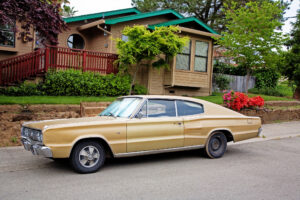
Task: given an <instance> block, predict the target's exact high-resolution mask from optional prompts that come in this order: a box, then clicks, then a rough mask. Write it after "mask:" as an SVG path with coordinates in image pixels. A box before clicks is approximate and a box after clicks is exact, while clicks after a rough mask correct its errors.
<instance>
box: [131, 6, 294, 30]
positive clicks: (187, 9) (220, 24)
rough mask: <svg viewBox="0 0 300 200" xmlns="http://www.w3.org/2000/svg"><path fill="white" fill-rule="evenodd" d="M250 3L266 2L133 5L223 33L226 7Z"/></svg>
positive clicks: (145, 10)
mask: <svg viewBox="0 0 300 200" xmlns="http://www.w3.org/2000/svg"><path fill="white" fill-rule="evenodd" d="M250 1H256V2H262V1H265V0H132V3H131V4H132V5H133V6H135V7H137V8H138V9H140V10H141V11H143V12H149V11H154V10H159V9H168V8H171V9H173V10H176V11H177V12H179V13H181V14H183V15H185V16H194V17H197V18H198V19H200V20H202V21H203V22H204V23H206V24H208V25H210V26H211V27H212V28H213V29H215V30H218V31H221V30H225V26H224V18H225V12H224V11H223V10H222V9H223V8H224V5H225V4H227V6H230V5H231V3H232V2H233V3H235V4H237V6H238V7H244V6H245V4H246V3H247V2H250ZM268 1H273V0H268ZM290 1H291V0H281V1H280V3H281V4H282V5H284V6H287V5H289V2H290Z"/></svg>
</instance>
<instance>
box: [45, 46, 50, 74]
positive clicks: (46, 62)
mask: <svg viewBox="0 0 300 200" xmlns="http://www.w3.org/2000/svg"><path fill="white" fill-rule="evenodd" d="M49 53H50V49H49V47H46V49H45V72H47V71H48V67H49Z"/></svg>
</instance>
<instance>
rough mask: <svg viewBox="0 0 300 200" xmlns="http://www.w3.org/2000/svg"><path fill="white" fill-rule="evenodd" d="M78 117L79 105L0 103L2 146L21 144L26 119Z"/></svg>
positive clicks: (0, 141)
mask: <svg viewBox="0 0 300 200" xmlns="http://www.w3.org/2000/svg"><path fill="white" fill-rule="evenodd" d="M77 117H80V106H79V105H29V106H22V105H0V147H3V146H18V145H21V142H20V138H21V136H20V130H21V124H22V123H23V122H24V121H38V120H47V119H60V118H77Z"/></svg>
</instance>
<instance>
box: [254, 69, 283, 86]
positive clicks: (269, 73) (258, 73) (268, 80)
mask: <svg viewBox="0 0 300 200" xmlns="http://www.w3.org/2000/svg"><path fill="white" fill-rule="evenodd" d="M253 75H254V76H255V87H256V88H275V87H276V86H277V82H278V80H279V78H280V74H279V73H278V72H277V71H276V70H274V69H271V68H260V69H256V70H255V71H254V73H253Z"/></svg>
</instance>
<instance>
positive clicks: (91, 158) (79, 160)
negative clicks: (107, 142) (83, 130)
mask: <svg viewBox="0 0 300 200" xmlns="http://www.w3.org/2000/svg"><path fill="white" fill-rule="evenodd" d="M105 157H106V156H105V151H104V148H103V146H102V145H101V144H99V143H97V142H94V141H85V142H81V143H79V144H77V145H76V146H75V147H74V150H73V152H72V154H71V157H70V162H71V165H72V167H73V169H74V170H75V171H77V172H79V173H92V172H96V171H98V170H99V169H100V168H101V167H102V165H103V164H104V161H105Z"/></svg>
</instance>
